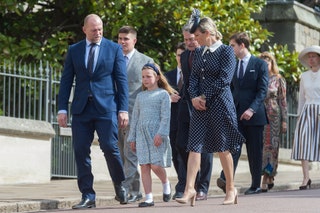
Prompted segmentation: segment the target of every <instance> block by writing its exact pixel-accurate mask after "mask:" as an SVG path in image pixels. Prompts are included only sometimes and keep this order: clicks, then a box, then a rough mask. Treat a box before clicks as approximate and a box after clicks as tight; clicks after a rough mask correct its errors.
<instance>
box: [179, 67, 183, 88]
mask: <svg viewBox="0 0 320 213" xmlns="http://www.w3.org/2000/svg"><path fill="white" fill-rule="evenodd" d="M179 73H180V78H179V81H178V89H179V91H181V89H182V85H183V76H182V71H180V72H179Z"/></svg>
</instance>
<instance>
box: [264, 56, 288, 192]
mask: <svg viewBox="0 0 320 213" xmlns="http://www.w3.org/2000/svg"><path fill="white" fill-rule="evenodd" d="M260 58H261V59H263V60H265V61H266V62H267V64H268V70H269V86H268V93H267V97H266V99H265V101H264V103H265V106H266V110H267V116H268V120H269V124H267V125H266V126H265V128H264V138H263V157H262V175H263V178H262V186H261V190H262V192H267V191H268V189H271V188H272V187H273V186H274V182H273V181H274V177H275V175H276V174H277V168H278V157H279V146H280V142H281V134H282V133H285V132H286V131H287V99H286V81H285V79H284V78H283V77H282V76H281V75H280V74H279V69H278V66H277V63H276V60H275V58H274V56H273V55H272V54H270V53H269V52H263V53H262V54H261V55H260Z"/></svg>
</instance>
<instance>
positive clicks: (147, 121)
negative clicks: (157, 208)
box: [128, 63, 175, 207]
mask: <svg viewBox="0 0 320 213" xmlns="http://www.w3.org/2000/svg"><path fill="white" fill-rule="evenodd" d="M142 90H143V91H142V92H140V93H139V94H138V95H137V98H136V101H135V104H134V107H133V112H132V120H131V123H130V132H129V136H128V142H129V143H130V146H131V149H132V150H133V151H135V152H136V153H137V157H138V161H139V165H140V169H141V179H142V184H143V187H144V191H145V196H146V197H145V201H143V202H141V203H139V207H150V206H154V202H153V195H152V177H151V171H153V172H154V173H155V174H156V176H157V177H158V178H159V179H160V180H161V182H162V184H163V201H165V202H168V201H169V200H170V199H171V186H170V183H169V180H168V177H167V174H166V170H165V168H166V167H170V166H171V147H170V140H169V130H170V110H171V109H170V108H171V101H170V94H172V93H174V92H175V90H174V89H173V88H172V87H171V86H170V85H169V83H168V82H167V80H166V78H165V76H164V75H163V74H162V72H161V70H160V67H159V66H158V65H157V64H153V63H148V64H146V65H144V66H143V68H142Z"/></svg>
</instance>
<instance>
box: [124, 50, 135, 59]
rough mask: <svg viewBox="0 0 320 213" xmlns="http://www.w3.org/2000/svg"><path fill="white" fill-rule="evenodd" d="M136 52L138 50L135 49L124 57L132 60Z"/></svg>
mask: <svg viewBox="0 0 320 213" xmlns="http://www.w3.org/2000/svg"><path fill="white" fill-rule="evenodd" d="M135 51H136V49H133V50H132V51H131V52H129V53H128V54H127V55H124V56H127V57H128V59H129V60H130V58H131V57H132V56H133V54H134V52H135Z"/></svg>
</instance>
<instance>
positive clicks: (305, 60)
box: [292, 45, 320, 190]
mask: <svg viewBox="0 0 320 213" xmlns="http://www.w3.org/2000/svg"><path fill="white" fill-rule="evenodd" d="M299 60H300V62H301V64H302V65H304V66H305V67H307V68H308V69H309V70H308V71H306V72H304V73H302V74H301V80H300V88H299V90H300V91H299V106H298V115H299V118H298V121H297V126H296V129H295V133H294V142H293V148H292V159H294V160H301V165H302V172H303V180H302V185H301V186H300V189H301V190H302V189H307V188H308V187H309V188H310V185H311V179H310V177H309V161H320V148H319V147H320V46H316V45H314V46H311V47H307V48H305V49H304V50H302V51H301V53H300V54H299Z"/></svg>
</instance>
